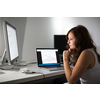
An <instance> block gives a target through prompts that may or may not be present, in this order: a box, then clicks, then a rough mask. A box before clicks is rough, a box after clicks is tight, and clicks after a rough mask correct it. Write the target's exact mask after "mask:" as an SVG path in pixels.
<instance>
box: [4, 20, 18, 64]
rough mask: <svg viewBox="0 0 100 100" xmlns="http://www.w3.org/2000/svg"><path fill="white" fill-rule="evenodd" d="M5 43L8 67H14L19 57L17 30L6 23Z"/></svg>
mask: <svg viewBox="0 0 100 100" xmlns="http://www.w3.org/2000/svg"><path fill="white" fill-rule="evenodd" d="M4 42H5V49H6V56H7V60H8V65H12V64H13V63H14V62H15V61H16V60H17V59H18V57H19V53H18V43H17V31H16V28H15V27H14V26H13V25H11V24H10V23H8V22H7V21H5V22H4Z"/></svg>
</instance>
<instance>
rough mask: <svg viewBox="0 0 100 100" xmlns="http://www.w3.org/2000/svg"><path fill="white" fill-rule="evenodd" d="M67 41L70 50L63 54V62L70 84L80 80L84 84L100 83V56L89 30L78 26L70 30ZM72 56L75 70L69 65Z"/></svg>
mask: <svg viewBox="0 0 100 100" xmlns="http://www.w3.org/2000/svg"><path fill="white" fill-rule="evenodd" d="M66 39H67V41H68V44H67V47H68V48H69V50H65V51H64V52H63V61H64V69H65V75H66V78H67V81H68V83H75V82H76V81H78V80H79V79H80V81H81V83H83V84H93V83H94V84H97V83H100V55H99V54H98V53H97V51H96V47H95V45H94V43H93V40H92V38H91V36H90V34H89V32H88V30H87V29H86V28H85V27H84V26H82V25H78V26H77V27H74V28H72V29H71V30H69V32H68V34H67V35H66ZM71 55H72V64H73V66H74V68H73V70H71V68H70V64H69V58H70V57H71Z"/></svg>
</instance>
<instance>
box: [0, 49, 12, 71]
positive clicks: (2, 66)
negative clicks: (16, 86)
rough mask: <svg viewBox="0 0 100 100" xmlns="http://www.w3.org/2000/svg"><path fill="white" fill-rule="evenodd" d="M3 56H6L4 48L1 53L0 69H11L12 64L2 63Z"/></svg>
mask: <svg viewBox="0 0 100 100" xmlns="http://www.w3.org/2000/svg"><path fill="white" fill-rule="evenodd" d="M5 56H6V49H5V50H4V52H3V55H2V57H1V61H0V69H3V70H9V69H12V68H13V65H4V60H5Z"/></svg>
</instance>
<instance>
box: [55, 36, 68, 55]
mask: <svg viewBox="0 0 100 100" xmlns="http://www.w3.org/2000/svg"><path fill="white" fill-rule="evenodd" d="M66 44H67V40H66V35H54V48H57V49H58V51H59V54H61V55H62V54H63V51H64V50H67V49H66Z"/></svg>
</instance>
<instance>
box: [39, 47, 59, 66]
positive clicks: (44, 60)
mask: <svg viewBox="0 0 100 100" xmlns="http://www.w3.org/2000/svg"><path fill="white" fill-rule="evenodd" d="M58 55H59V54H58V49H37V58H38V66H50V65H60V61H59V56H58Z"/></svg>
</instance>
